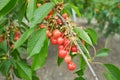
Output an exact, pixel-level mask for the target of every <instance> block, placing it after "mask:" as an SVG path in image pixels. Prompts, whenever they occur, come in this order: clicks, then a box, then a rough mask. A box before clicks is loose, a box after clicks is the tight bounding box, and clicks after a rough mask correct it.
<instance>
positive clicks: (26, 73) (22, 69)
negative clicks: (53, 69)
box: [15, 61, 32, 80]
mask: <svg viewBox="0 0 120 80" xmlns="http://www.w3.org/2000/svg"><path fill="white" fill-rule="evenodd" d="M16 64H17V68H16V69H15V70H17V74H18V75H19V77H20V78H22V79H25V80H32V70H31V69H30V67H29V66H28V65H26V64H25V63H23V62H20V61H17V62H16Z"/></svg>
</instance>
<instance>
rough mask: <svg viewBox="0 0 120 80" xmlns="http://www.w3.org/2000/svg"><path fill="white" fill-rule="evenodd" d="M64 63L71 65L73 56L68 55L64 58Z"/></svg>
mask: <svg viewBox="0 0 120 80" xmlns="http://www.w3.org/2000/svg"><path fill="white" fill-rule="evenodd" d="M64 61H65V62H66V63H68V64H69V63H70V62H71V56H70V55H67V56H66V57H65V58H64Z"/></svg>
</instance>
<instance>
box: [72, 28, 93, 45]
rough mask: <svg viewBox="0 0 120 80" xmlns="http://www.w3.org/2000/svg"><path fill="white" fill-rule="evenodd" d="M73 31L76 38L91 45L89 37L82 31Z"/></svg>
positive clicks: (79, 29) (75, 29)
mask: <svg viewBox="0 0 120 80" xmlns="http://www.w3.org/2000/svg"><path fill="white" fill-rule="evenodd" d="M74 31H75V32H76V34H77V36H78V37H80V38H81V39H83V40H84V41H85V42H86V43H88V44H90V45H93V44H92V41H91V39H90V37H89V35H88V34H87V32H85V31H84V30H83V29H81V28H79V27H75V28H74Z"/></svg>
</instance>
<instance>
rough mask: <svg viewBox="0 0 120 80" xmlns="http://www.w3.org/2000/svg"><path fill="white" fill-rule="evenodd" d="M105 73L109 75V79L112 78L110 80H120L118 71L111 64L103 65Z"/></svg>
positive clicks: (119, 71)
mask: <svg viewBox="0 0 120 80" xmlns="http://www.w3.org/2000/svg"><path fill="white" fill-rule="evenodd" d="M104 67H105V68H106V70H107V72H108V73H109V77H110V76H111V77H113V79H112V80H120V69H119V68H118V67H116V66H114V65H112V64H104Z"/></svg>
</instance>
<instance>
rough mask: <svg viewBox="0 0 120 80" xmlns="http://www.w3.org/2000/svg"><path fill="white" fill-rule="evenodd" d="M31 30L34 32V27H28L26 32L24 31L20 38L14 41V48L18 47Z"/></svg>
mask: <svg viewBox="0 0 120 80" xmlns="http://www.w3.org/2000/svg"><path fill="white" fill-rule="evenodd" d="M33 32H34V28H31V29H28V30H27V31H26V32H24V33H23V34H22V36H21V38H20V39H19V40H18V41H17V42H15V44H14V49H16V48H18V47H20V46H21V45H22V44H23V43H24V42H25V41H26V40H27V39H28V37H29V36H30V35H31V34H32V33H33Z"/></svg>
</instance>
